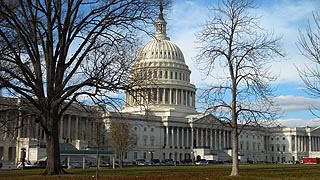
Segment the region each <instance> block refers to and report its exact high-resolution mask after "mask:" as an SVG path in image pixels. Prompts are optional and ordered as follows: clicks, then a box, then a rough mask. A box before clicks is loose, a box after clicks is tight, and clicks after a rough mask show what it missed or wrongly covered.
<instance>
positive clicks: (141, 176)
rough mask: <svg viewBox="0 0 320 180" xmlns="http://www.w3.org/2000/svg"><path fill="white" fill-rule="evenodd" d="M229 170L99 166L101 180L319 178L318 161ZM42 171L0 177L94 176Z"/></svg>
mask: <svg viewBox="0 0 320 180" xmlns="http://www.w3.org/2000/svg"><path fill="white" fill-rule="evenodd" d="M230 170H231V165H212V166H176V167H175V166H154V167H151V166H143V167H142V166H141V167H125V168H123V169H110V168H102V169H101V170H100V180H233V179H235V180H320V165H271V164H270V165H241V166H240V171H241V176H240V177H229V176H228V175H229V173H230ZM41 171H42V170H41V169H29V170H11V171H0V180H11V179H17V180H38V179H39V180H42V179H43V180H53V179H58V180H85V179H92V180H94V179H95V177H94V175H95V168H90V169H85V170H83V169H68V170H67V171H68V172H69V173H70V174H66V175H61V176H42V175H39V174H40V173H41Z"/></svg>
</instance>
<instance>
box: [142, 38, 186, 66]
mask: <svg viewBox="0 0 320 180" xmlns="http://www.w3.org/2000/svg"><path fill="white" fill-rule="evenodd" d="M154 59H166V60H170V61H178V62H180V63H184V57H183V54H182V52H181V50H180V48H179V47H178V46H177V45H175V44H174V43H172V42H171V41H170V40H168V39H160V40H159V39H156V38H153V39H152V40H151V41H149V42H148V43H147V44H146V45H145V46H144V47H143V48H142V49H141V50H140V52H139V54H138V59H137V61H145V62H148V61H152V60H154Z"/></svg>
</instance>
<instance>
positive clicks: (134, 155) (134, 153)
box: [133, 152, 138, 160]
mask: <svg viewBox="0 0 320 180" xmlns="http://www.w3.org/2000/svg"><path fill="white" fill-rule="evenodd" d="M133 159H134V160H136V159H138V152H133Z"/></svg>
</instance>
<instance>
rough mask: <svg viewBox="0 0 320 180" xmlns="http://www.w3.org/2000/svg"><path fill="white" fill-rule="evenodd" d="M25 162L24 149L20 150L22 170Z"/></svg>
mask: <svg viewBox="0 0 320 180" xmlns="http://www.w3.org/2000/svg"><path fill="white" fill-rule="evenodd" d="M25 161H26V148H24V147H23V148H21V163H22V169H24V166H25V164H24V162H25Z"/></svg>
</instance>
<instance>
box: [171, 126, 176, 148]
mask: <svg viewBox="0 0 320 180" xmlns="http://www.w3.org/2000/svg"><path fill="white" fill-rule="evenodd" d="M171 146H172V148H174V146H175V144H174V127H173V126H171Z"/></svg>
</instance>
